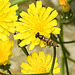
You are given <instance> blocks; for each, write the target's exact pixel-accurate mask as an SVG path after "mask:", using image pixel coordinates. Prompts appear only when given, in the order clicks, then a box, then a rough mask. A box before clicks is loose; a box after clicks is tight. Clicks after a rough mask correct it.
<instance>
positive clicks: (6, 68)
mask: <svg viewBox="0 0 75 75" xmlns="http://www.w3.org/2000/svg"><path fill="white" fill-rule="evenodd" d="M10 66H11V65H10V64H6V65H5V66H4V65H1V66H0V69H3V70H8V69H10Z"/></svg>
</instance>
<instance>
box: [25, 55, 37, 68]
mask: <svg viewBox="0 0 75 75" xmlns="http://www.w3.org/2000/svg"><path fill="white" fill-rule="evenodd" d="M26 60H27V62H28V63H29V64H30V65H31V67H36V64H35V62H34V60H33V58H32V57H31V56H28V57H27V58H26Z"/></svg>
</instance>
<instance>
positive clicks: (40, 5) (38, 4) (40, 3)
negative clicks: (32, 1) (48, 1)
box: [36, 1, 42, 9]
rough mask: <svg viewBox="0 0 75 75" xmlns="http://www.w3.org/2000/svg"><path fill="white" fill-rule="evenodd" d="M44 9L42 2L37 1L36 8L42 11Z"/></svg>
mask: <svg viewBox="0 0 75 75" xmlns="http://www.w3.org/2000/svg"><path fill="white" fill-rule="evenodd" d="M41 7H42V2H41V1H37V2H36V8H38V9H40V8H41Z"/></svg>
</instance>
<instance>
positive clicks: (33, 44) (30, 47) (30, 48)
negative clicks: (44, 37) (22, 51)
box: [29, 41, 35, 50]
mask: <svg viewBox="0 0 75 75" xmlns="http://www.w3.org/2000/svg"><path fill="white" fill-rule="evenodd" d="M34 47H35V42H34V41H33V42H31V44H30V46H29V50H32V49H33V48H34Z"/></svg>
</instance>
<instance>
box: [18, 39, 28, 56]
mask: <svg viewBox="0 0 75 75" xmlns="http://www.w3.org/2000/svg"><path fill="white" fill-rule="evenodd" d="M20 42H21V40H20V39H19V40H18V45H19V44H20ZM21 49H22V51H23V52H24V53H25V54H26V55H27V56H28V55H29V53H28V51H27V49H26V47H25V46H23V47H21Z"/></svg>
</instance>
